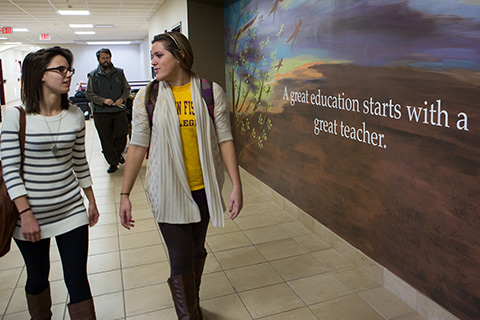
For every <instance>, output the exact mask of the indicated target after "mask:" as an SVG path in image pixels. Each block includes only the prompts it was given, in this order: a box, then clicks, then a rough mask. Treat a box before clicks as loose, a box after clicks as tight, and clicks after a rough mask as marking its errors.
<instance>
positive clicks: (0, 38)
mask: <svg viewBox="0 0 480 320" xmlns="http://www.w3.org/2000/svg"><path fill="white" fill-rule="evenodd" d="M0 40H8V38H5V37H0Z"/></svg>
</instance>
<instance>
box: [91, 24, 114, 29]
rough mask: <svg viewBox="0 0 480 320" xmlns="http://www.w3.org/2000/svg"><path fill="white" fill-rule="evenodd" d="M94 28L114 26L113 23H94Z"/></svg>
mask: <svg viewBox="0 0 480 320" xmlns="http://www.w3.org/2000/svg"><path fill="white" fill-rule="evenodd" d="M95 28H115V25H113V24H96V25H95Z"/></svg>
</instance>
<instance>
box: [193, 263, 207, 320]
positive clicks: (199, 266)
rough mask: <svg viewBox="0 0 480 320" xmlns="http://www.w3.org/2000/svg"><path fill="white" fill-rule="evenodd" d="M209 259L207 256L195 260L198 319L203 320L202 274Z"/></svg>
mask: <svg viewBox="0 0 480 320" xmlns="http://www.w3.org/2000/svg"><path fill="white" fill-rule="evenodd" d="M206 259H207V255H206V254H205V256H204V257H203V258H200V259H193V272H194V273H195V287H196V289H197V295H196V299H197V313H198V319H199V320H202V319H203V315H202V309H201V308H200V284H201V283H202V274H203V268H204V267H205V261H206Z"/></svg>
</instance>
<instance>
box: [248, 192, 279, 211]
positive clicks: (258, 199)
mask: <svg viewBox="0 0 480 320" xmlns="http://www.w3.org/2000/svg"><path fill="white" fill-rule="evenodd" d="M255 191H256V192H255ZM243 202H244V203H252V204H253V203H255V204H258V203H265V202H272V203H273V201H271V200H270V197H269V196H268V195H266V194H265V193H263V192H261V191H259V190H258V189H256V188H255V189H252V192H246V193H245V194H244V196H243ZM278 207H279V206H278V205H277V206H276V208H278Z"/></svg>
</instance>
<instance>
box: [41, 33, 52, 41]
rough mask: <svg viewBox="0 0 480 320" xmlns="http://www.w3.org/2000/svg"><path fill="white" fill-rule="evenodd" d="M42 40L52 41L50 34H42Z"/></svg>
mask: <svg viewBox="0 0 480 320" xmlns="http://www.w3.org/2000/svg"><path fill="white" fill-rule="evenodd" d="M40 40H50V34H49V33H42V34H40Z"/></svg>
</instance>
